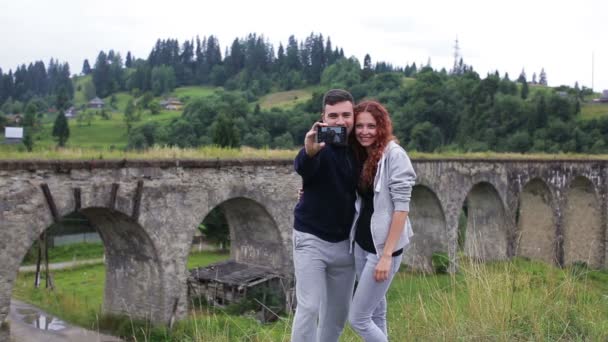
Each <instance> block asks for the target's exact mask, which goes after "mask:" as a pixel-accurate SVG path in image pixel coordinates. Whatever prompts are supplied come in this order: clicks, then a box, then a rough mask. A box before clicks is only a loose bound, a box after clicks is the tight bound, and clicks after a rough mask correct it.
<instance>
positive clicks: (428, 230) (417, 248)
mask: <svg viewBox="0 0 608 342" xmlns="http://www.w3.org/2000/svg"><path fill="white" fill-rule="evenodd" d="M409 217H410V220H411V223H412V229H413V230H414V236H413V237H412V240H411V243H410V245H409V247H408V248H407V249H406V251H405V253H404V258H403V262H404V263H405V264H407V265H409V266H410V267H412V268H414V269H420V270H422V271H424V272H432V271H433V265H432V259H431V258H432V256H433V253H435V252H444V253H447V251H448V235H447V225H446V218H445V212H444V210H443V208H442V206H441V202H440V201H439V198H438V197H437V195H436V194H435V192H434V191H433V190H431V188H429V187H427V186H424V185H416V186H414V188H413V190H412V198H411V202H410V214H409Z"/></svg>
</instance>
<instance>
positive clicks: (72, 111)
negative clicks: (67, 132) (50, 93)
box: [63, 106, 77, 119]
mask: <svg viewBox="0 0 608 342" xmlns="http://www.w3.org/2000/svg"><path fill="white" fill-rule="evenodd" d="M63 114H65V117H66V118H68V119H71V118H74V117H76V114H77V112H76V108H74V107H73V106H72V107H70V108H68V109H67V110H66V111H65V112H64V113H63Z"/></svg>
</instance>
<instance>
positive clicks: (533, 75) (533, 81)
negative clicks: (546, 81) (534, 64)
mask: <svg viewBox="0 0 608 342" xmlns="http://www.w3.org/2000/svg"><path fill="white" fill-rule="evenodd" d="M532 84H538V82H536V73H533V74H532Z"/></svg>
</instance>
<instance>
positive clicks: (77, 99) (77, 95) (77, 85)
mask: <svg viewBox="0 0 608 342" xmlns="http://www.w3.org/2000/svg"><path fill="white" fill-rule="evenodd" d="M92 80H93V76H92V75H87V76H77V77H75V78H73V80H72V83H73V85H74V106H76V107H79V106H80V105H83V104H86V103H87V102H88V100H87V98H86V96H85V93H84V85H85V83H87V82H92ZM79 89H80V90H79Z"/></svg>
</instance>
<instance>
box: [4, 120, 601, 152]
mask: <svg viewBox="0 0 608 342" xmlns="http://www.w3.org/2000/svg"><path fill="white" fill-rule="evenodd" d="M159 115H162V114H159ZM297 152H298V150H278V149H277V150H274V149H255V148H251V147H246V146H244V147H241V148H238V149H234V148H223V147H218V146H203V147H199V148H186V149H182V148H179V147H161V146H155V147H152V148H149V149H147V150H145V151H137V150H132V151H125V150H123V149H120V148H119V147H118V146H115V147H111V148H107V147H103V146H98V145H92V146H89V147H86V148H55V147H53V148H51V146H50V145H48V144H47V145H42V144H39V145H37V146H35V147H34V151H33V152H25V148H24V147H23V145H19V144H17V145H1V144H0V160H98V159H120V160H122V159H170V160H173V159H213V160H215V159H293V158H295V156H296V154H297ZM408 155H409V156H410V158H412V159H413V160H414V161H416V160H418V161H423V160H443V159H460V160H463V161H466V160H476V159H482V160H521V161H526V160H546V161H552V160H581V161H585V160H608V155H606V154H576V153H558V154H543V153H496V152H475V153H466V152H452V151H445V152H435V153H424V152H416V151H409V152H408Z"/></svg>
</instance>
